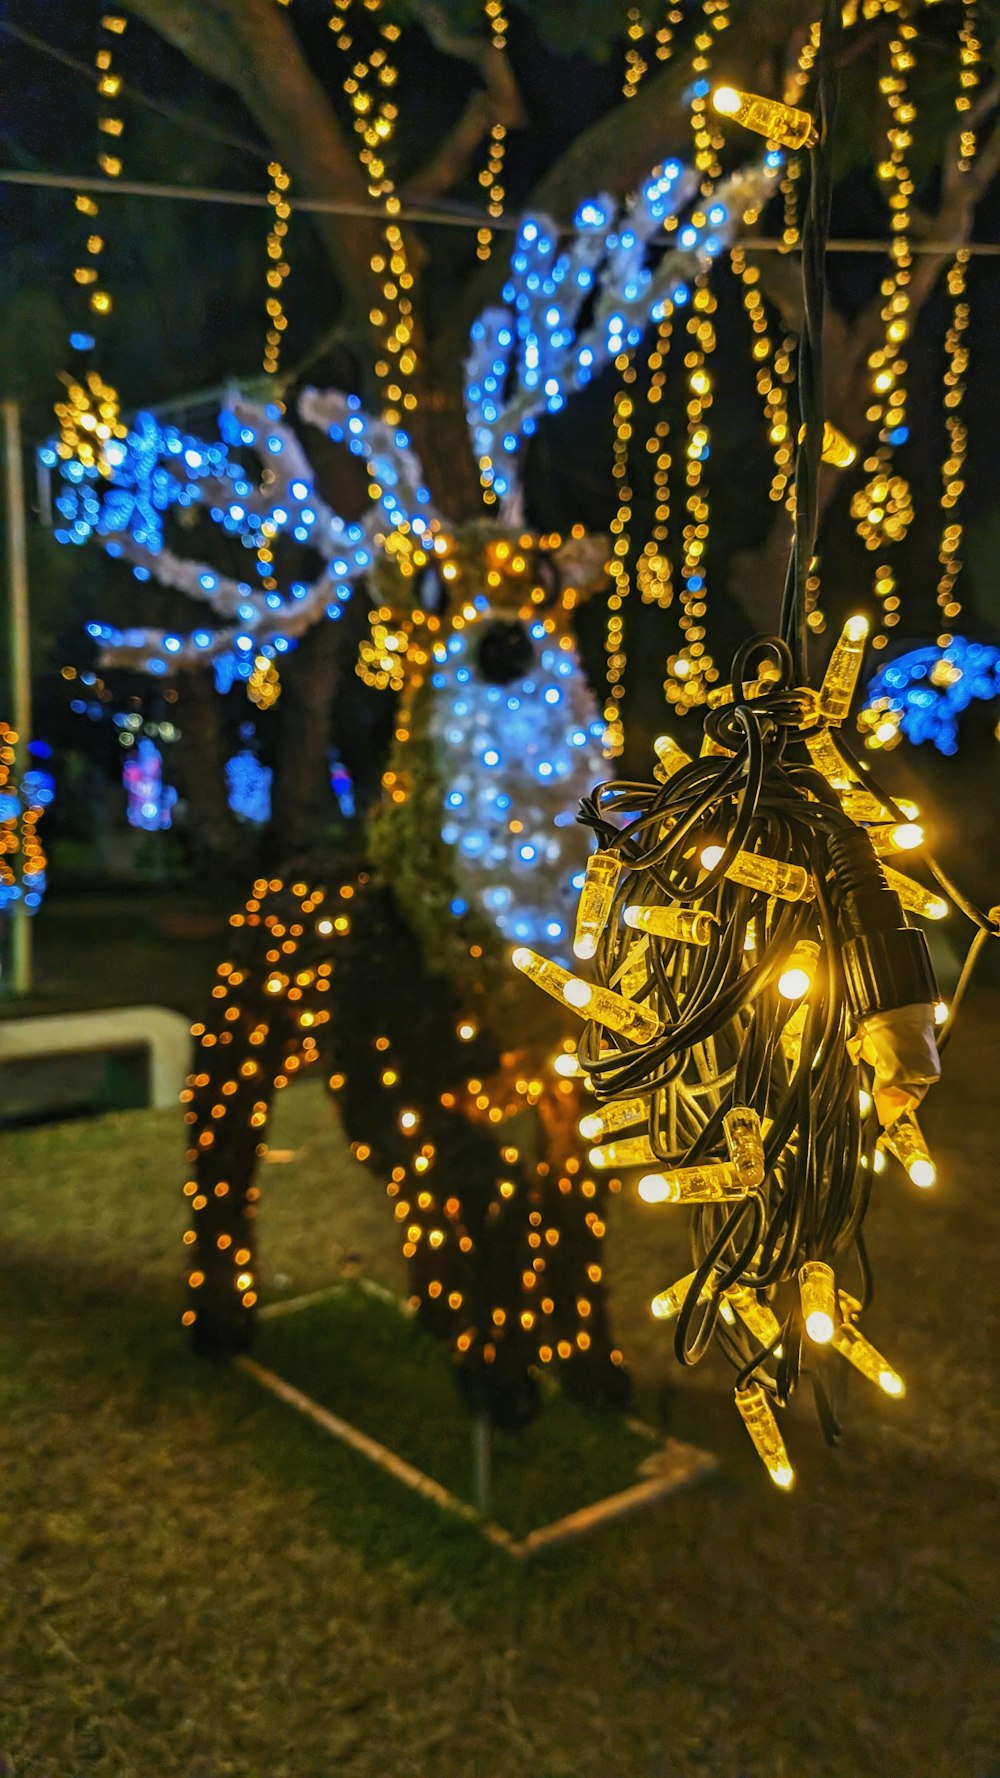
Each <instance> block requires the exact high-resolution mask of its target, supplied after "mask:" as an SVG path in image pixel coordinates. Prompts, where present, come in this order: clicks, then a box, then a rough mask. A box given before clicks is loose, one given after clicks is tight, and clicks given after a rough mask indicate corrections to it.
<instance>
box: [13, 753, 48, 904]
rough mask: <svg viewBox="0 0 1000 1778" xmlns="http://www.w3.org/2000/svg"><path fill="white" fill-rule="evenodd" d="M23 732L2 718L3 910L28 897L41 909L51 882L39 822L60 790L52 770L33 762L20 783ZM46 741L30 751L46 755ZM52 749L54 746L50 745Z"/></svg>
mask: <svg viewBox="0 0 1000 1778" xmlns="http://www.w3.org/2000/svg"><path fill="white" fill-rule="evenodd" d="M17 738H18V737H17V734H16V732H15V731H14V729H12V728H9V727H8V725H7V723H5V722H0V913H3V912H5V911H6V910H7V909H9V908H11V907H13V906H14V905H16V904H17V903H19V902H20V903H22V904H23V906H24V907H26V908H27V909H28V911H29V913H32V914H34V913H37V911H38V909H39V908H40V907H41V905H42V896H43V895H44V894H45V887H46V876H45V867H46V858H45V853H44V851H43V850H42V844H41V841H40V839H39V837H38V823H39V821H40V819H41V817H42V815H43V813H44V811H45V810H46V809H47V808H48V806H49V804H50V803H51V802H52V799H53V797H54V796H55V780H54V779H53V777H52V774H51V773H50V772H46V771H43V770H41V769H40V768H38V767H34V766H33V767H32V768H31V769H30V770H29V771H27V772H25V773H24V775H23V777H22V779H21V781H20V783H18V782H17V781H16V779H15V778H14V775H13V768H14V758H15V755H14V749H15V747H16V745H17ZM44 745H45V744H44V743H42V742H38V743H35V744H34V745H33V747H32V748H31V749H29V751H31V752H33V753H34V754H35V756H36V757H39V756H40V757H45V755H44V754H43V753H42V751H41V750H42V748H43V746H44ZM48 751H49V752H51V749H48Z"/></svg>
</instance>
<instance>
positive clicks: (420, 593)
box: [417, 562, 448, 617]
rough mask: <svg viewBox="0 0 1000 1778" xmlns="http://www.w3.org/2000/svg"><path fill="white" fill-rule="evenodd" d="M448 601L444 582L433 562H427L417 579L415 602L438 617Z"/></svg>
mask: <svg viewBox="0 0 1000 1778" xmlns="http://www.w3.org/2000/svg"><path fill="white" fill-rule="evenodd" d="M447 601H448V594H447V591H446V589H445V585H444V582H443V581H442V579H441V576H440V574H439V573H438V571H437V567H436V566H435V564H434V563H433V562H428V564H427V567H426V568H424V569H422V571H421V573H420V577H419V579H418V581H417V603H418V605H420V607H421V609H422V610H424V611H429V612H430V613H431V614H432V616H434V617H440V616H441V613H442V611H443V610H444V608H445V605H446V604H447Z"/></svg>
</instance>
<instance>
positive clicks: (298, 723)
mask: <svg viewBox="0 0 1000 1778" xmlns="http://www.w3.org/2000/svg"><path fill="white" fill-rule="evenodd" d="M338 643H339V626H338V625H337V624H333V623H318V624H314V625H313V628H312V629H311V630H310V631H308V633H307V634H306V635H305V636H303V638H302V640H301V642H300V643H299V646H298V648H297V650H296V652H295V655H294V656H293V657H292V659H291V660H290V661H289V663H288V666H287V667H286V668H284V669H283V670H282V680H283V686H282V697H281V703H280V705H279V707H278V708H279V712H280V717H281V734H280V740H279V750H278V759H277V763H276V767H275V773H274V786H273V795H272V799H271V811H272V813H271V826H270V829H269V833H268V849H269V854H270V856H271V857H273V858H274V859H275V860H276V861H277V860H282V861H283V860H285V859H289V858H292V857H293V856H294V855H295V854H296V853H299V852H306V851H311V850H314V849H315V843H316V830H317V827H318V826H319V824H320V822H321V820H322V818H323V810H324V804H326V805H327V806H328V805H329V787H328V773H327V751H328V749H329V746H330V724H331V715H332V710H333V699H334V694H335V693H336V689H337V678H338V661H337V655H338Z"/></svg>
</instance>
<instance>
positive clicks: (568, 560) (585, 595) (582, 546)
mask: <svg viewBox="0 0 1000 1778" xmlns="http://www.w3.org/2000/svg"><path fill="white" fill-rule="evenodd" d="M609 549H610V545H609V542H608V539H607V538H606V537H604V536H603V535H596V534H593V533H590V532H588V533H587V535H586V536H585V537H567V539H566V542H565V543H564V544H562V545H561V546H560V548H559V549H557V550H556V552H555V556H554V557H553V558H552V559H553V561H554V563H555V565H556V566H557V568H558V570H559V577H560V580H561V583H562V586H563V587H564V588H565V587H572V588H573V591H574V593H575V594H576V599H575V604H576V605H582V604H583V601H584V600H585V599H589V598H590V597H591V596H592V595H593V594H594V593H598V592H600V591H601V589H602V588H603V587H605V586H606V585H607V581H608V554H609Z"/></svg>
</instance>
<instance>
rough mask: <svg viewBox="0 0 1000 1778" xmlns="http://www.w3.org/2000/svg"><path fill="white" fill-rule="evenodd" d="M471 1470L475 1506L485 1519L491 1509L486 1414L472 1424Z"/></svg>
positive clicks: (490, 1457)
mask: <svg viewBox="0 0 1000 1778" xmlns="http://www.w3.org/2000/svg"><path fill="white" fill-rule="evenodd" d="M472 1469H473V1490H474V1493H475V1500H476V1506H477V1507H478V1509H479V1511H480V1512H481V1513H482V1515H483V1518H484V1519H487V1518H489V1515H490V1512H491V1510H492V1507H493V1427H492V1426H491V1424H490V1417H489V1415H488V1414H480V1415H478V1416H477V1418H476V1419H475V1420H473V1422H472Z"/></svg>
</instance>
